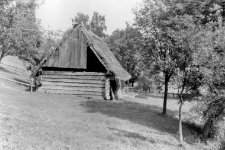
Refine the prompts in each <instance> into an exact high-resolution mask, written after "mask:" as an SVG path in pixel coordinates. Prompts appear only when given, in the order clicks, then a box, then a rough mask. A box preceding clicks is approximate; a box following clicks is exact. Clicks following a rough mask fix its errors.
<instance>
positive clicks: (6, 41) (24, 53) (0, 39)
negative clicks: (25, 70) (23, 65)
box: [0, 0, 41, 63]
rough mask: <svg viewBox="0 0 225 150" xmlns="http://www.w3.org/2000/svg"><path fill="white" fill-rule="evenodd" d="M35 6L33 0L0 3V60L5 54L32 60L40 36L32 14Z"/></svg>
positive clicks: (11, 0) (6, 0) (10, 0)
mask: <svg viewBox="0 0 225 150" xmlns="http://www.w3.org/2000/svg"><path fill="white" fill-rule="evenodd" d="M36 6H37V5H36V3H35V1H34V0H31V1H29V2H27V3H20V2H15V1H14V0H4V1H2V2H1V3H0V7H1V10H0V18H1V22H0V30H1V32H0V46H1V56H0V61H1V59H2V58H3V57H4V56H6V55H16V56H19V57H20V58H22V59H26V60H29V61H30V62H31V63H32V62H34V60H33V57H34V56H35V55H36V54H37V52H38V47H39V46H40V36H41V32H40V31H39V27H38V21H37V20H36V18H35V14H34V10H35V7H36Z"/></svg>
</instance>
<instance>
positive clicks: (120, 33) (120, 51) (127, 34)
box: [105, 24, 142, 78]
mask: <svg viewBox="0 0 225 150" xmlns="http://www.w3.org/2000/svg"><path fill="white" fill-rule="evenodd" d="M141 37H142V35H141V33H140V32H139V31H138V30H137V29H135V28H133V27H132V26H131V25H129V24H127V27H126V28H125V29H122V30H119V29H117V30H115V31H114V32H113V33H112V35H110V36H109V37H107V38H105V41H106V43H107V44H108V45H109V47H110V49H111V50H112V52H113V53H114V54H115V56H116V57H117V59H118V60H119V61H120V63H121V65H122V66H123V67H124V68H125V69H126V70H127V71H128V72H129V73H130V74H131V76H132V78H137V76H138V75H139V74H140V61H139V58H138V57H139V50H140V47H139V44H138V43H139V40H140V39H141Z"/></svg>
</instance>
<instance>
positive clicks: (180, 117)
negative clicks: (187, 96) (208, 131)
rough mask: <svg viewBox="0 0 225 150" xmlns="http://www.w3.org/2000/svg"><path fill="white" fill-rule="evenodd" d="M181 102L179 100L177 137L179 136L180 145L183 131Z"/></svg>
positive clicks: (182, 141)
mask: <svg viewBox="0 0 225 150" xmlns="http://www.w3.org/2000/svg"><path fill="white" fill-rule="evenodd" d="M183 103H184V102H183V100H182V98H180V106H179V134H180V135H179V136H180V143H181V144H183V143H184V140H183V139H184V138H183V130H182V107H183Z"/></svg>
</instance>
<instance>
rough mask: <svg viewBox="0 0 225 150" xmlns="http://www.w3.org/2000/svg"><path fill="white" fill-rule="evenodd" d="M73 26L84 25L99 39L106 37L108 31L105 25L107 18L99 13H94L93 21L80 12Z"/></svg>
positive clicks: (73, 20)
mask: <svg viewBox="0 0 225 150" xmlns="http://www.w3.org/2000/svg"><path fill="white" fill-rule="evenodd" d="M72 22H73V24H82V25H84V26H85V27H86V28H87V29H89V30H91V31H92V32H93V33H95V34H96V35H97V36H99V37H105V36H106V34H105V33H104V31H105V30H106V29H107V27H106V24H105V16H104V15H100V14H99V13H98V12H94V13H93V16H92V18H91V20H89V16H88V15H85V14H83V13H81V12H78V13H77V15H76V16H75V18H74V19H72Z"/></svg>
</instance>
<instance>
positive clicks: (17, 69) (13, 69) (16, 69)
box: [0, 63, 30, 75]
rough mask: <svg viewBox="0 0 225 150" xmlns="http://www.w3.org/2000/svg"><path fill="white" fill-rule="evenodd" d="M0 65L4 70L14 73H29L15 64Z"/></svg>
mask: <svg viewBox="0 0 225 150" xmlns="http://www.w3.org/2000/svg"><path fill="white" fill-rule="evenodd" d="M0 66H2V67H3V68H4V69H5V70H8V71H11V72H14V73H19V74H26V75H30V73H29V71H28V70H26V69H22V68H20V67H17V66H12V65H8V64H4V63H0Z"/></svg>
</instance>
